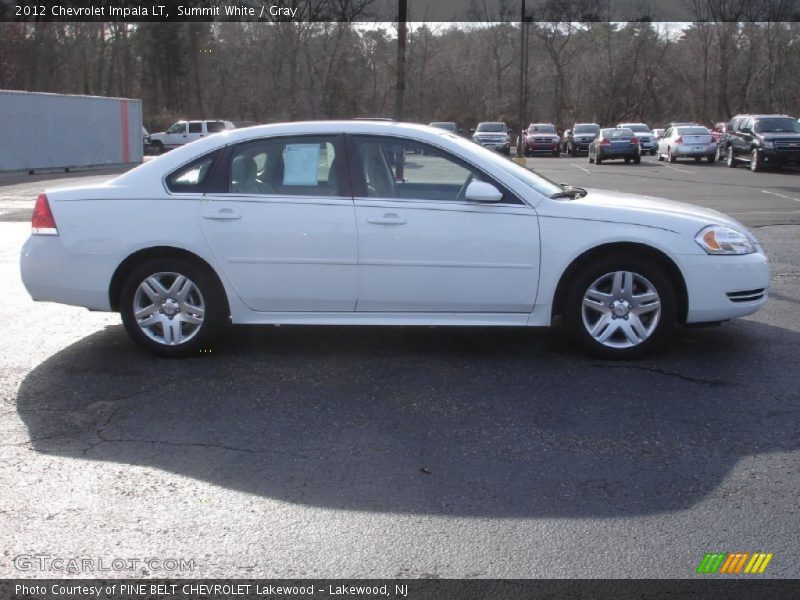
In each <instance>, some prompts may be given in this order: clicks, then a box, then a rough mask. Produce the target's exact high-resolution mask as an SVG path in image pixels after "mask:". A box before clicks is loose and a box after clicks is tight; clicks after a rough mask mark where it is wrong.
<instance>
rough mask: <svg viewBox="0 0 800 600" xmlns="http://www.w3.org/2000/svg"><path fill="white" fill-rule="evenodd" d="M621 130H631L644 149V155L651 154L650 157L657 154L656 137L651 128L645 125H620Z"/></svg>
mask: <svg viewBox="0 0 800 600" xmlns="http://www.w3.org/2000/svg"><path fill="white" fill-rule="evenodd" d="M617 127H618V128H619V129H630V130H631V131H632V132H633V133H635V134H636V137H637V138H639V146H640V147H641V148H642V153H645V152H649V153H650V156H653V155H654V154H655V153H656V146H657V145H658V144H657V142H656V137H655V136H654V135H653V132H652V131H650V127H648V126H647V124H645V123H619V124H618V125H617Z"/></svg>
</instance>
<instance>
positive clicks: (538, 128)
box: [528, 124, 556, 133]
mask: <svg viewBox="0 0 800 600" xmlns="http://www.w3.org/2000/svg"><path fill="white" fill-rule="evenodd" d="M528 131H530V132H531V133H555V132H556V126H555V125H547V124H538V125H531V126H530V127H528Z"/></svg>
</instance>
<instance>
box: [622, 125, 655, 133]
mask: <svg viewBox="0 0 800 600" xmlns="http://www.w3.org/2000/svg"><path fill="white" fill-rule="evenodd" d="M625 128H626V129H630V130H631V131H636V132H638V133H650V128H649V127H648V126H647V125H626V127H625Z"/></svg>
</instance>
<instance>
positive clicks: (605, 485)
mask: <svg viewBox="0 0 800 600" xmlns="http://www.w3.org/2000/svg"><path fill="white" fill-rule="evenodd" d="M799 343H800V335H798V334H797V333H794V332H791V331H788V330H786V329H781V328H777V327H772V326H768V325H763V324H759V323H756V322H753V321H740V322H736V323H732V324H727V325H724V326H722V327H719V328H714V329H693V330H685V331H682V332H680V333H678V335H677V337H676V339H675V341H674V342H672V343H671V344H670V345H669V347H667V348H665V349H664V350H663V351H662V352H661V353H660V354H659V355H658V356H656V357H653V358H650V359H647V360H644V361H639V362H602V361H597V360H593V359H589V358H586V357H583V356H579V355H576V354H574V353H573V352H572V351H571V350H569V349H568V348H566V347H565V345H564V344H563V342H562V340H561V333H560V331H559V330H558V329H556V330H553V331H550V332H548V331H538V330H522V329H491V328H485V329H483V328H482V329H462V328H424V327H418V328H337V327H329V328H325V327H268V328H245V327H237V328H232V329H231V330H230V331H229V332H228V334H227V335H226V337H225V339H224V340H223V341H222V343H221V344H220V345H219V346H218V347H217V348H216V349H215V350H214V351H213V352H210V353H204V354H202V355H200V356H198V357H197V358H192V359H184V360H162V359H156V358H153V357H151V356H148V355H146V354H144V353H142V352H141V351H139V350H138V349H137V348H135V347H134V346H133V345H132V344H131V343H130V342H129V341H128V340H127V338H126V336H125V334H124V332H123V330H122V328H121V327H119V326H112V327H108V328H106V329H105V330H103V331H100V332H98V333H96V334H93V335H91V336H89V337H87V338H84V339H82V340H80V341H79V342H77V343H75V344H73V345H72V346H70V347H68V348H66V349H64V350H63V351H61V352H59V353H57V354H55V355H54V356H52V357H50V358H49V359H47V360H46V361H45V362H43V363H42V364H40V365H39V366H38V367H36V368H35V369H34V370H33V371H32V372H30V373H29V374H28V376H27V377H26V378H25V379H24V381H23V382H22V384H21V387H20V389H19V393H18V398H17V409H18V412H19V415H20V417H21V418H22V420H23V421H24V423H25V424H26V425H27V427H28V430H29V436H30V440H31V441H30V442H29V443H30V444H31V446H32V448H33V449H34V450H35V451H37V452H40V453H45V454H50V455H60V456H70V457H77V458H80V459H85V460H93V461H109V462H113V463H117V464H134V465H144V466H148V467H151V468H155V469H163V470H166V471H170V472H173V473H177V474H180V475H183V476H187V477H192V478H196V479H198V480H202V481H206V482H209V483H211V484H215V485H219V486H224V487H226V488H230V489H234V490H239V491H244V492H248V493H252V494H257V495H260V496H265V497H271V498H275V499H278V500H282V501H287V502H292V503H301V504H306V505H309V506H320V507H330V508H335V509H348V510H364V511H379V512H396V513H437V514H450V515H473V516H474V515H477V516H485V517H607V516H625V515H637V514H651V513H656V512H662V511H674V510H680V509H686V508H688V507H690V506H692V505H693V504H695V503H697V502H699V501H701V500H703V499H704V498H705V497H706V496H707V495H709V494H710V493H712V491H713V490H714V489H715V487H716V486H717V485H718V484H720V482H721V481H722V480H723V478H725V477H726V475H727V474H728V473H729V472H730V470H731V469H732V467H733V466H734V465H735V463H736V462H737V461H738V460H739V459H741V458H744V457H747V456H750V455H755V454H759V453H768V452H778V451H791V450H795V449H796V448H797V447H798V445H800V439H799V438H798V436H797V423H798V422H800V419H799V418H798V412H799V411H800V408H799V407H800V392H798V391H797V390H798V388H797V386H796V380H795V377H796V373H797V362H796V358H797V350H796V348H797V347H798V344H799Z"/></svg>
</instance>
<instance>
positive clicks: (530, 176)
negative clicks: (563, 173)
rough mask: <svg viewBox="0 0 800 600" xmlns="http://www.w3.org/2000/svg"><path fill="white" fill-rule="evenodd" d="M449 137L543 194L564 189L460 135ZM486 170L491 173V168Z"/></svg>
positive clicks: (494, 166)
mask: <svg viewBox="0 0 800 600" xmlns="http://www.w3.org/2000/svg"><path fill="white" fill-rule="evenodd" d="M451 139H452V141H453V142H455V143H456V144H458V145H459V146H461V147H462V148H463V149H464V150H466V151H468V152H469V153H470V154H480V156H481V158H483V159H485V160H487V161H489V162H490V163H491V164H492V168H493V169H499V170H501V171H503V172H505V173H508V174H509V175H511V176H513V177H514V178H516V179H518V180H519V181H521V182H522V183H524V184H526V185H527V186H528V187H531V188H533V189H534V190H536V191H537V192H539V193H540V194H542V195H543V196H547V197H550V196H552V195H553V194H556V193H558V192H563V191H564V188H562V187H561V186H560V185H558V184H557V183H555V182H553V181H550V180H549V179H547V178H545V177H542V176H541V175H538V174H537V173H534V172H533V171H531V170H529V169H526V168H525V167H522V166H520V165H518V164H517V163H515V162H514V161H511V160H508V159H507V158H504V157H503V156H501V155H500V154H498V153H497V152H494V151H492V150H488V149H486V148H483V147H482V146H479V145H477V144H475V143H473V142H470V141H468V140H465V139H464V138H462V137H456V136H453V137H452V138H451ZM487 170H488V171H489V173H490V174H491V170H489V169H487Z"/></svg>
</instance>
